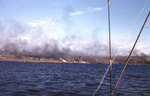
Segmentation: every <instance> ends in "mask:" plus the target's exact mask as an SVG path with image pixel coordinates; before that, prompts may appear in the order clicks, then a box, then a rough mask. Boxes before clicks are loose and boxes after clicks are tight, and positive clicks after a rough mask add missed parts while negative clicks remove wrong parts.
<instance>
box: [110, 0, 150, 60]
mask: <svg viewBox="0 0 150 96" xmlns="http://www.w3.org/2000/svg"><path fill="white" fill-rule="evenodd" d="M148 1H149V0H146V1H145V3H144V6H143V8H142V9H141V10H140V11H139V13H138V15H137V16H136V18H135V20H134V21H133V22H132V24H131V26H130V27H129V29H128V31H127V34H126V35H125V36H124V38H123V45H124V42H125V39H126V37H128V34H129V33H130V32H131V31H132V28H133V27H134V25H135V24H136V22H137V20H138V19H139V18H140V16H141V14H142V13H143V11H144V9H145V7H146V6H147V4H148ZM120 50H121V49H120V48H119V50H118V51H117V53H116V55H115V56H114V57H113V59H112V63H113V62H114V61H115V60H116V58H117V57H118V55H119V53H120Z"/></svg>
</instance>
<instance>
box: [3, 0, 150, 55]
mask: <svg viewBox="0 0 150 96" xmlns="http://www.w3.org/2000/svg"><path fill="white" fill-rule="evenodd" d="M149 11H150V0H110V12H111V32H112V45H113V46H114V47H115V46H116V47H118V48H122V49H124V48H129V49H130V48H131V47H132V46H131V45H133V42H134V41H135V39H136V36H137V35H138V33H139V31H140V29H141V27H142V24H143V22H144V20H145V18H146V16H147V14H148V12H149ZM107 18H108V17H107V0H0V28H1V29H0V31H1V33H0V34H1V36H2V37H5V36H6V35H7V34H11V36H14V35H17V37H18V36H19V38H21V39H24V40H28V41H32V42H34V41H33V40H36V41H39V42H46V41H48V40H51V39H53V40H57V41H58V42H59V41H63V40H64V42H72V43H82V44H85V43H88V42H101V43H103V44H108V20H107ZM3 34H5V35H3ZM149 36H150V19H149V20H148V22H147V24H146V26H145V29H144V30H143V33H142V35H141V38H140V40H139V42H138V46H137V49H138V50H143V52H144V53H146V54H150V51H149V50H150V43H149V42H150V38H149ZM8 38H9V37H8ZM82 44H81V46H82ZM83 46H84V45H83Z"/></svg>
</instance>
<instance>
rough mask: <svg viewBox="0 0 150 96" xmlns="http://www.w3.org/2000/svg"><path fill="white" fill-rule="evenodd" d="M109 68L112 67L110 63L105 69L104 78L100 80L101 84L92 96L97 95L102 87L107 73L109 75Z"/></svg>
mask: <svg viewBox="0 0 150 96" xmlns="http://www.w3.org/2000/svg"><path fill="white" fill-rule="evenodd" d="M109 68H110V65H108V67H107V69H106V71H105V73H104V75H103V78H102V80H101V81H100V82H99V85H98V87H97V89H96V90H95V92H94V93H93V94H92V96H95V95H96V93H97V92H98V90H99V89H100V88H101V85H102V83H103V81H104V79H105V78H106V75H107V73H108V71H109Z"/></svg>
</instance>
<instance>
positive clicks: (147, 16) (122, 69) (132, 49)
mask: <svg viewBox="0 0 150 96" xmlns="http://www.w3.org/2000/svg"><path fill="white" fill-rule="evenodd" d="M149 15H150V11H149V13H148V15H147V17H146V19H145V21H144V24H143V26H142V28H141V30H140V32H139V34H138V37H137V39H136V41H135V43H134V45H133V47H132V49H131V52H130V54H129V56H128V58H127V60H126V62H125V65H124V67H123V69H122V71H121V73H120V75H119V77H118V80H117V82H116V84H115V87H114V88H113V90H112V92H111V95H113V93H114V92H115V90H116V88H117V85H118V83H119V81H120V79H121V76H122V74H123V72H124V70H125V68H126V66H127V64H128V62H129V59H130V57H131V55H132V52H133V50H134V48H135V46H136V43H137V41H138V39H139V37H140V35H141V33H142V31H143V29H144V26H145V24H146V22H147V20H148V18H149Z"/></svg>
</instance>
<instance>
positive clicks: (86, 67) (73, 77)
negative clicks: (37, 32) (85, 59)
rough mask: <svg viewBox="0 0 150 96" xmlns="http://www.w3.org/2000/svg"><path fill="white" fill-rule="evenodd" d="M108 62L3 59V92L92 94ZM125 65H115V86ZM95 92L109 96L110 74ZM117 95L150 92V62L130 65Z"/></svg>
mask: <svg viewBox="0 0 150 96" xmlns="http://www.w3.org/2000/svg"><path fill="white" fill-rule="evenodd" d="M107 66H108V65H104V64H91V65H90V64H56V63H16V62H0V96H92V93H93V92H94V91H95V89H96V88H97V86H98V84H99V81H100V80H101V78H102V76H103V74H104V72H105V70H106V68H107ZM122 67H123V66H122V65H113V86H114V83H115V81H116V79H117V77H118V75H119V73H120V72H121V69H122ZM96 96H109V74H107V77H106V79H105V80H104V82H103V84H102V87H101V89H100V90H99V91H98V93H97V94H96ZM114 96H150V66H149V65H140V66H135V65H128V66H127V69H126V71H125V73H124V74H123V76H122V78H121V81H120V82H119V85H118V86H117V90H116V92H115V93H114Z"/></svg>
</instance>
